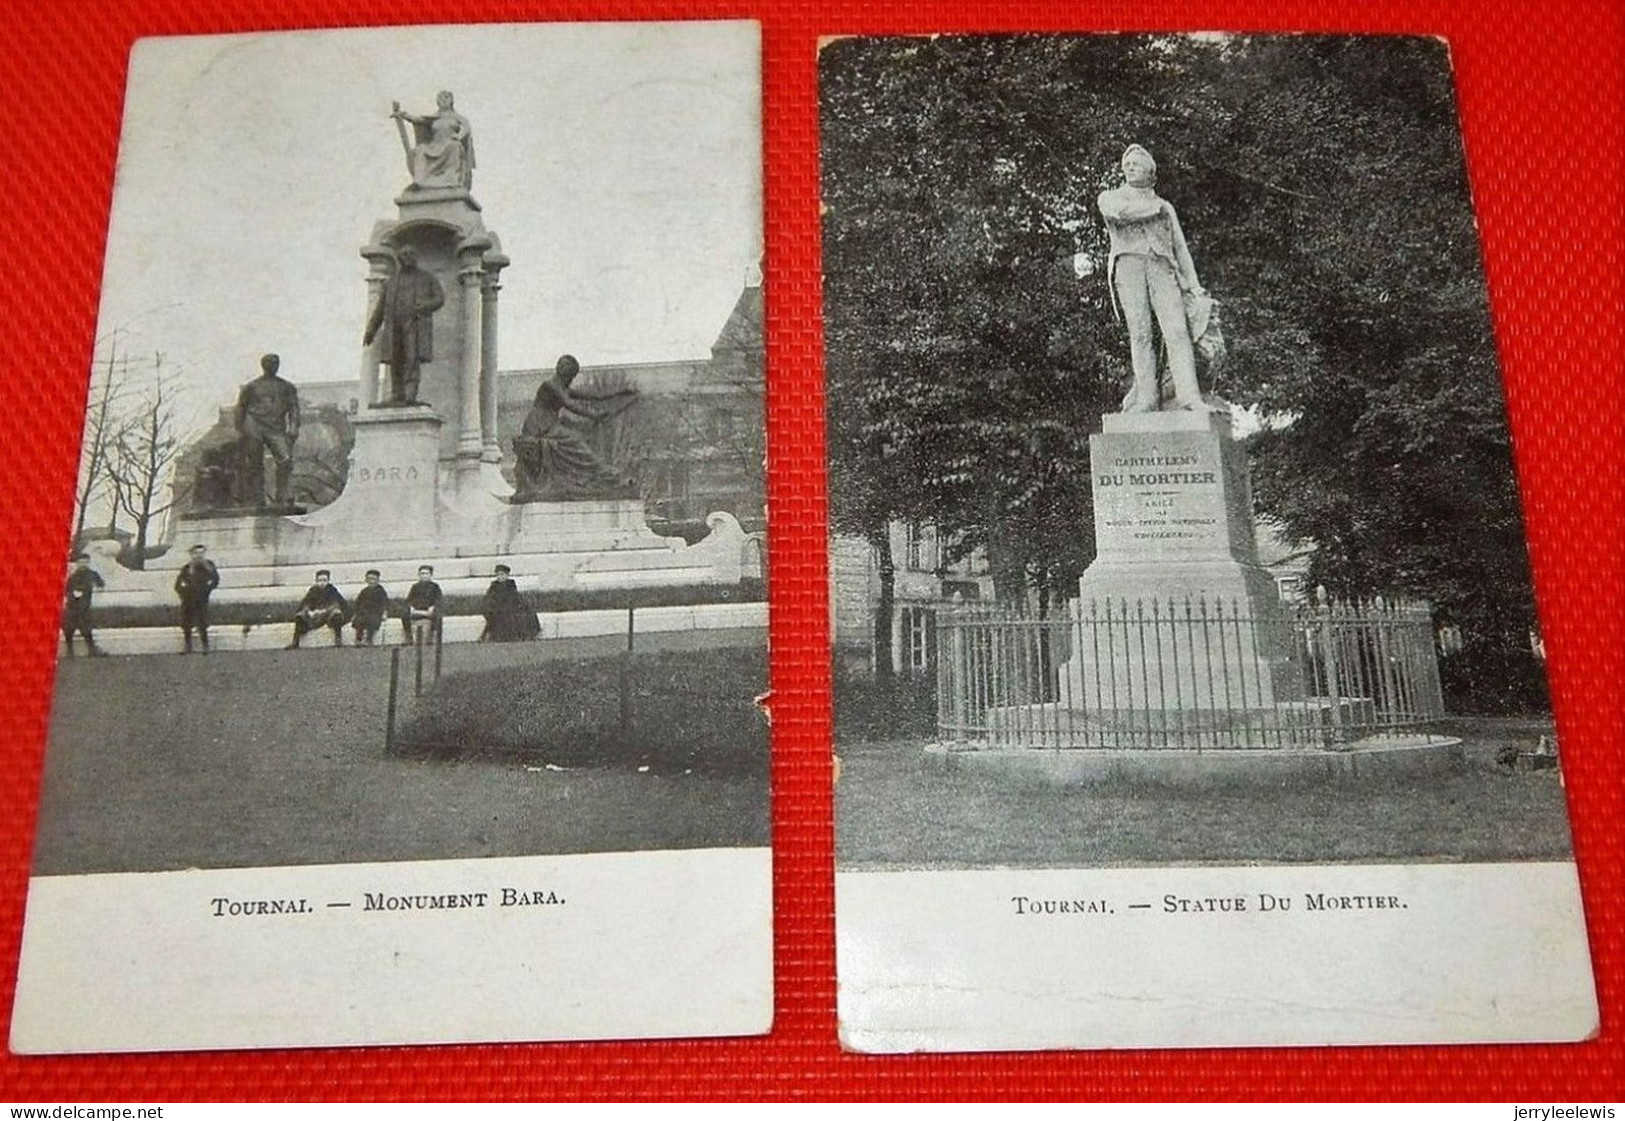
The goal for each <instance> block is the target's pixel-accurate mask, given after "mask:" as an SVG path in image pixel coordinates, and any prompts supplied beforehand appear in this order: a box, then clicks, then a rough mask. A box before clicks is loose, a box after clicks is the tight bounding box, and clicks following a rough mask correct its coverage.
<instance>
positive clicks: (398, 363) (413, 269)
mask: <svg viewBox="0 0 1625 1121" xmlns="http://www.w3.org/2000/svg"><path fill="white" fill-rule="evenodd" d="M396 260H397V261H399V267H398V268H396V270H395V275H394V276H392V277H390V278H389V279H388V280H386V281H384V290H383V292H382V294H381V295H379V297H378V302H377V303H375V304H374V305H373V307H372V314H371V315H369V316H368V317H367V331H366V334H365V335H363V336H362V339H361V345H363V346H371V345H372V340H373V339H374V338H376V337H377V335H378V331H379V329H380V328H382V329H383V330H384V332H385V333H384V353H383V360H384V361H385V362H387V363H389V383H390V400H389V403H390V404H392V405H415V404H417V400H418V379H419V376H420V374H421V368H422V366H423V363H425V362H428V361H431V360H432V359H433V358H434V313H435V312H436V311H437V310H438V309H439V308H440V306H441V305H442V304H444V303H445V302H446V294H445V292H443V291H441V288H440V282H439V281H438V280H436V279H435V278H434V277H433V276H431V275H429V273H428V272H426V271H425V270H423V269H420V268H418V251H417V250H416V249H414V248H412V247H411V246H410V245H406V246H402V247H401V250H400V252H399V253H397V254H396Z"/></svg>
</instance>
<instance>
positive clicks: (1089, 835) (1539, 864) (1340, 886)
mask: <svg viewBox="0 0 1625 1121" xmlns="http://www.w3.org/2000/svg"><path fill="white" fill-rule="evenodd" d="M819 97H820V113H821V129H820V152H821V172H822V176H823V179H822V201H823V254H824V329H825V354H826V363H825V365H826V378H827V390H826V401H827V422H828V449H829V473H830V522H831V525H830V576H831V589H830V594H831V614H832V629H833V635H834V702H835V741H836V743H835V749H836V752H837V754H838V757H839V764H840V765H839V767H838V769H837V773H838V775H839V778H838V782H837V787H836V859H837V874H836V924H837V947H838V973H839V1003H840V1024H841V1034H842V1039H843V1042H844V1043H845V1045H846V1046H848V1047H850V1048H853V1049H856V1050H862V1051H875V1052H896V1051H942V1050H1021V1049H1036V1048H1047V1047H1165V1046H1235V1045H1315V1044H1334V1043H1350V1044H1352V1043H1405V1042H1409V1043H1425V1042H1487V1041H1564V1040H1578V1039H1583V1038H1586V1037H1587V1036H1588V1035H1590V1034H1592V1033H1593V1032H1594V1031H1595V1030H1596V1026H1597V1004H1596V995H1595V989H1594V986H1593V981H1592V976H1591V967H1590V960H1589V956H1588V951H1587V946H1586V941H1585V926H1584V921H1583V915H1582V911H1581V903H1580V895H1579V884H1578V879H1577V877H1576V874H1575V868H1574V864H1573V856H1572V851H1571V847H1570V842H1569V835H1568V823H1567V813H1566V807H1565V803H1564V795H1563V788H1562V781H1561V771H1560V768H1559V759H1560V751H1559V741H1558V737H1557V730H1556V728H1555V726H1554V724H1553V722H1552V718H1551V715H1550V702H1549V699H1548V696H1547V692H1546V684H1545V676H1544V668H1543V665H1542V661H1543V658H1544V651H1543V648H1542V645H1541V641H1540V637H1539V632H1538V626H1537V621H1536V615H1535V605H1534V594H1533V590H1532V585H1531V581H1530V571H1529V562H1528V553H1527V551H1526V548H1525V544H1524V540H1523V524H1522V516H1521V512H1520V507H1519V502H1518V489H1517V484H1516V480H1515V478H1514V475H1513V465H1512V456H1511V446H1510V443H1511V439H1510V434H1509V431H1508V426H1507V421H1506V414H1505V408H1504V403H1503V398H1502V388H1501V381H1500V372H1499V367H1498V363H1497V359H1496V353H1495V346H1494V339H1493V336H1492V332H1491V323H1490V316H1489V308H1488V301H1487V294H1486V289H1485V283H1484V274H1483V268H1482V263H1481V260H1480V251H1479V245H1478V237H1477V230H1476V227H1475V224H1474V218H1473V210H1472V204H1471V200H1470V195H1469V191H1468V179H1467V171H1466V166H1465V161H1464V157H1463V147H1462V136H1461V132H1460V127H1459V125H1458V123H1457V115H1456V111H1455V95H1454V89H1453V84H1452V77H1451V69H1450V61H1449V53H1448V50H1447V47H1446V45H1445V44H1444V43H1443V42H1441V41H1438V40H1432V39H1419V38H1402V37H1349V36H1308V35H1295V36H1263V35H1258V36H1253V35H1227V34H1203V35H1088V36H1059V35H1055V36H1037V35H1016V36H999V37H993V36H940V37H931V38H846V39H838V40H832V41H829V42H827V43H825V44H824V45H823V47H822V50H821V52H820V57H819Z"/></svg>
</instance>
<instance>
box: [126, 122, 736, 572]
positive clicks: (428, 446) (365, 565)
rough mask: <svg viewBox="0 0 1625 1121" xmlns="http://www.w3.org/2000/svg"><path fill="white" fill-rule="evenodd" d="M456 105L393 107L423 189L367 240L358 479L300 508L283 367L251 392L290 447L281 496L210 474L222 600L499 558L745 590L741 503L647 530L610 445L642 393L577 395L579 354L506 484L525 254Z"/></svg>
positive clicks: (191, 519)
mask: <svg viewBox="0 0 1625 1121" xmlns="http://www.w3.org/2000/svg"><path fill="white" fill-rule="evenodd" d="M453 104H454V103H453V99H452V95H451V94H450V93H448V92H442V93H441V94H440V95H439V97H438V98H437V105H438V107H437V109H436V111H435V112H434V113H431V114H427V115H424V116H414V115H413V114H410V113H406V112H404V111H402V110H401V108H400V105H399V103H396V105H395V107H394V109H393V111H392V112H391V113H390V117H391V119H393V120H394V121H395V123H396V125H397V128H398V129H399V133H400V139H401V144H402V148H403V151H404V154H405V157H406V168H407V173H408V176H409V182H408V183H407V184H406V186H405V187H404V188H403V189H402V190H401V192H400V194H399V195H398V196H396V198H395V206H396V214H395V215H394V216H393V217H389V218H385V219H383V220H381V221H379V222H377V223H376V224H375V225H374V226H373V229H372V234H371V236H370V238H369V239H368V241H367V243H366V244H365V245H364V246H363V247H362V249H361V256H362V257H363V258H364V259H365V260H366V261H367V264H368V272H367V278H366V284H367V299H366V304H365V307H366V317H367V318H366V324H365V327H364V329H363V330H362V331H360V332H358V335H359V337H360V338H361V340H362V351H361V361H360V373H359V377H358V390H357V393H356V405H355V411H354V413H353V415H352V416H351V417H350V427H351V429H352V433H353V436H354V447H353V449H352V451H351V454H350V459H349V465H348V474H347V477H346V479H345V482H344V486H343V490H342V491H341V492H340V493H339V495H338V497H337V498H336V499H334V500H333V501H332V502H330V503H328V504H327V505H324V506H321V507H319V508H317V509H314V510H311V511H310V512H309V513H305V512H303V511H299V510H296V509H294V508H291V507H287V506H286V505H285V503H286V500H287V497H288V475H289V474H290V473H291V472H290V467H291V458H290V456H288V455H283V454H281V453H282V452H289V453H291V448H292V445H293V441H294V439H295V438H296V437H297V435H298V427H299V419H298V402H297V395H296V393H294V391H293V387H292V386H291V385H289V383H287V382H285V381H282V380H281V379H280V378H275V369H274V363H273V368H271V369H269V370H268V371H267V376H268V377H270V378H272V379H274V380H273V381H272V382H271V383H268V384H271V385H273V387H274V386H275V385H280V386H283V387H287V388H286V391H282V390H278V391H277V392H276V393H272V392H270V391H268V390H265V389H264V386H262V385H261V383H262V382H265V380H266V379H265V378H262V379H260V381H258V382H254V383H250V387H251V388H252V387H259V388H253V390H252V393H251V391H250V388H245V389H244V391H243V392H244V396H243V398H242V400H241V401H240V402H239V406H238V410H237V417H238V419H237V429H238V431H239V433H240V434H241V436H242V443H245V444H246V443H247V442H249V441H250V439H252V440H253V441H256V442H257V443H256V445H255V446H256V448H257V449H258V452H257V454H258V455H259V456H260V458H263V455H264V453H265V452H267V451H268V452H269V453H270V454H271V455H272V456H273V458H274V459H275V460H276V463H277V480H276V491H277V502H278V503H279V505H278V506H265V505H263V504H261V503H258V502H255V503H245V502H244V501H243V500H242V497H241V495H242V493H244V492H246V491H251V490H252V489H253V487H254V486H255V479H254V478H250V477H249V476H250V475H255V471H254V470H250V468H252V466H253V465H252V464H249V463H248V462H247V460H246V459H242V460H240V461H239V463H238V464H237V465H236V470H235V471H233V470H232V469H231V465H229V464H226V463H223V462H217V459H218V457H213V458H210V460H209V462H207V463H206V464H204V465H202V466H201V467H200V468H199V472H198V477H197V479H196V480H194V484H193V485H194V487H195V488H196V489H197V490H198V492H199V493H200V494H201V496H202V497H201V498H200V500H199V501H198V505H199V507H201V508H202V509H203V511H204V512H201V513H198V514H194V515H190V516H188V517H187V520H186V522H185V528H184V529H183V530H181V534H182V535H183V536H184V540H185V542H186V543H187V544H191V543H203V544H206V545H207V547H208V548H209V551H210V553H211V554H212V555H213V556H214V557H215V558H216V560H217V562H218V564H219V566H220V568H221V570H222V580H221V589H220V595H219V596H218V597H217V599H219V600H220V601H221V602H225V601H227V600H229V599H231V598H232V597H233V596H239V597H242V598H244V599H248V600H258V601H270V600H280V598H282V597H284V596H285V595H286V592H285V590H284V586H285V585H289V584H295V585H297V584H299V583H301V582H302V581H303V580H304V579H305V578H306V576H305V574H306V573H307V572H308V569H309V567H311V566H313V565H320V566H327V567H330V568H331V570H332V574H333V579H334V581H335V582H337V583H341V584H343V583H350V584H355V583H359V582H360V581H361V579H362V577H363V575H364V573H365V572H366V571H368V570H370V569H374V568H376V569H378V570H380V571H381V573H382V574H383V578H384V579H385V580H386V581H400V580H408V581H409V577H410V576H411V574H412V573H414V572H415V571H416V570H417V566H418V565H419V564H423V563H432V564H434V565H435V569H436V573H437V577H440V578H441V583H442V586H443V587H445V588H446V590H447V591H448V592H452V591H477V590H483V589H484V587H485V576H486V574H488V573H489V572H490V571H491V570H492V565H493V564H494V562H495V561H496V560H498V559H500V560H502V561H503V562H504V563H505V564H508V565H510V566H511V567H512V570H513V575H514V577H515V579H516V580H517V581H518V582H519V583H520V585H521V586H522V587H523V588H525V590H527V591H529V590H540V589H564V588H583V587H643V586H671V585H680V584H715V583H728V584H731V583H738V581H739V580H740V578H741V573H742V571H743V567H742V566H743V550H744V547H745V544H746V537H745V534H744V532H743V530H741V529H740V527H739V524H738V522H737V521H736V520H735V519H734V518H733V517H732V516H731V515H729V514H726V513H720V512H714V513H712V514H711V515H710V516H709V518H708V519H707V521H708V524H709V525H710V526H711V534H710V536H708V537H706V538H705V539H703V540H702V541H700V542H697V543H696V544H694V545H686V544H684V542H683V541H682V540H681V539H680V538H674V537H662V536H659V535H657V534H656V533H654V531H653V530H651V529H650V528H649V527H648V525H647V523H646V520H645V517H644V509H643V502H642V500H641V499H640V498H639V497H637V495H636V493H635V491H634V490H633V488H631V487H629V486H628V480H627V479H626V477H625V473H624V472H622V471H619V470H617V468H618V466H619V465H616V464H614V462H613V459H614V457H613V455H611V454H610V453H609V449H607V448H606V447H605V441H604V439H603V436H604V434H605V433H606V432H609V431H611V430H612V429H613V428H614V426H615V423H617V422H615V421H614V418H615V417H616V416H617V415H618V414H620V413H622V412H624V411H625V410H626V408H627V406H629V405H630V404H631V403H632V402H633V401H635V400H636V398H637V391H636V388H635V387H634V386H631V385H626V386H613V385H612V386H597V387H596V388H594V387H588V389H585V390H584V389H582V388H581V387H579V386H578V387H576V388H575V389H572V388H571V383H572V381H573V380H574V377H575V373H576V372H577V369H578V367H577V364H576V363H575V360H574V359H573V358H572V359H569V362H568V363H561V365H560V369H559V371H558V372H557V373H556V374H555V375H554V376H553V377H552V378H550V379H548V381H547V382H546V383H544V385H543V387H542V388H541V390H539V391H538V395H537V404H536V407H535V408H534V409H533V410H532V415H531V418H530V419H529V420H527V422H526V430H525V432H524V434H523V435H522V438H521V439H520V441H519V443H518V446H517V447H516V452H517V453H518V459H519V463H518V464H517V465H516V468H517V469H516V472H515V473H516V476H517V477H518V478H519V480H520V483H521V487H522V493H521V494H519V495H517V496H515V494H514V487H513V486H511V485H510V484H508V483H507V482H506V481H505V480H504V478H503V475H502V461H503V454H502V449H501V447H500V445H499V443H498V434H497V406H498V393H497V388H498V387H497V337H498V326H499V323H498V313H497V307H498V305H497V293H498V291H499V290H500V288H501V284H500V281H501V277H502V272H503V270H504V269H505V268H507V267H508V264H509V261H508V258H507V257H506V256H505V255H504V254H503V252H502V245H501V241H500V239H499V238H498V237H497V235H496V234H495V232H493V231H491V230H489V229H487V228H486V226H485V222H484V217H483V215H482V212H481V208H480V205H479V203H478V202H476V201H475V199H474V196H473V194H472V187H473V172H474V144H473V130H472V129H471V128H470V126H469V123H468V120H467V119H466V118H464V117H463V116H462V115H461V114H459V113H458V112H457V111H456V110H455V108H454V107H453ZM408 126H410V128H411V135H410V136H409V135H408ZM272 358H273V356H267V361H271V360H272ZM386 370H387V377H386V376H385V371H386ZM251 398H252V400H251ZM273 413H274V414H276V415H274V416H273V415H272V414H273ZM279 418H280V419H279ZM258 470H263V468H259V469H258ZM256 478H257V476H256ZM230 492H235V493H233V494H232V498H231V502H230V505H226V506H224V507H223V508H222V506H221V500H222V498H224V497H225V496H226V495H227V494H228V493H230ZM510 499H512V501H510ZM279 515H282V516H279ZM287 515H291V516H287ZM138 585H139V587H140V589H141V594H142V595H145V596H146V597H147V598H149V599H150V598H153V597H155V596H156V597H160V598H161V597H162V596H163V595H164V594H165V590H164V589H163V588H161V587H160V586H159V584H158V583H157V582H156V581H154V580H150V579H148V578H146V577H145V576H140V575H132V576H130V577H129V578H127V579H125V580H124V581H123V582H122V583H121V584H120V586H118V587H115V588H112V589H110V593H117V594H120V595H124V594H131V595H134V594H136V589H137V586H138Z"/></svg>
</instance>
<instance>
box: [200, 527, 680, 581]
mask: <svg viewBox="0 0 1625 1121" xmlns="http://www.w3.org/2000/svg"><path fill="white" fill-rule="evenodd" d="M177 541H178V544H179V545H185V543H186V542H185V540H184V539H180V538H177ZM429 544H431V543H429V542H425V541H424V540H422V539H416V540H405V541H389V540H385V539H380V540H377V541H372V542H364V543H359V544H354V545H332V546H326V547H323V548H322V549H321V556H322V558H323V560H322V563H323V564H324V565H327V566H329V567H332V566H335V565H341V564H355V565H360V566H361V567H362V569H363V570H365V569H367V568H378V569H382V568H383V566H384V565H385V564H390V565H395V566H397V567H402V568H406V567H410V568H411V570H412V571H414V572H415V571H416V568H417V565H418V564H428V563H433V564H434V565H435V567H436V569H438V568H439V567H440V564H441V563H442V562H444V563H448V564H450V563H451V562H453V561H463V562H466V563H467V564H469V565H471V566H475V567H478V566H479V565H481V564H484V565H485V566H486V568H487V570H488V569H489V566H490V564H493V563H495V562H496V561H506V562H507V563H509V564H516V562H518V561H519V560H521V559H523V558H525V557H527V556H535V557H544V556H581V555H585V554H592V553H603V552H614V553H617V554H620V555H624V556H628V557H638V556H644V555H646V556H650V557H664V556H666V555H668V554H670V553H672V552H675V551H677V550H679V549H680V548H681V547H682V544H683V542H682V540H681V539H680V538H675V537H659V536H656V535H654V534H648V535H643V534H639V535H637V536H634V537H627V536H624V535H623V536H619V537H617V536H614V535H611V534H605V533H592V534H559V535H557V536H553V537H549V538H548V539H547V541H546V542H545V545H546V549H547V551H546V552H545V553H537V552H533V551H530V550H534V549H535V548H536V545H537V544H538V543H536V542H532V543H531V544H530V545H529V546H521V547H519V548H517V549H514V550H512V551H508V550H502V549H498V548H493V546H492V543H491V542H490V541H478V542H476V541H455V540H447V541H440V540H436V541H434V542H432V547H433V550H434V553H435V557H436V558H437V559H433V560H431V559H429V558H425V557H424V553H425V551H426V548H425V546H426V545H429ZM268 552H269V550H265V549H260V548H255V547H236V548H233V547H229V546H228V547H223V548H222V547H217V548H214V549H211V550H210V559H212V560H213V561H214V562H215V564H217V565H219V566H220V567H221V568H248V569H252V568H263V567H265V566H266V558H267V554H268Z"/></svg>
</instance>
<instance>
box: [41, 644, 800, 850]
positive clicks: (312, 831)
mask: <svg viewBox="0 0 1625 1121" xmlns="http://www.w3.org/2000/svg"><path fill="white" fill-rule="evenodd" d="M621 641H622V640H620V639H616V638H608V639H566V640H555V641H550V642H539V643H530V644H523V645H515V646H505V645H496V646H478V647H476V646H448V647H446V652H445V658H446V663H445V665H446V672H447V674H453V673H454V672H461V671H462V670H471V671H472V670H479V669H482V668H483V669H490V668H501V667H502V666H504V665H508V666H510V667H514V666H520V667H523V668H524V671H525V672H527V673H530V674H534V675H536V676H539V677H540V676H545V675H546V674H548V673H549V672H566V673H573V672H574V670H573V668H572V667H573V665H574V662H575V660H577V659H582V658H591V659H594V664H597V665H600V666H604V667H608V668H606V669H605V670H604V688H605V689H607V690H610V691H611V695H613V688H614V680H615V678H614V669H613V667H614V665H615V663H614V661H613V660H604V659H606V657H607V656H608V655H610V654H612V653H613V652H614V651H615V650H617V649H619V647H620V645H621ZM638 642H639V649H640V650H642V651H647V652H648V653H650V654H651V655H659V654H661V653H663V652H664V653H668V654H673V655H677V654H682V653H685V652H705V651H709V650H712V649H714V648H716V647H739V648H748V649H753V650H755V651H757V652H760V651H761V650H763V648H764V647H765V645H766V642H765V635H764V634H763V632H762V631H761V630H741V631H715V632H691V633H686V634H673V635H653V636H648V637H644V636H640V637H639V640H638ZM758 656H760V654H758ZM403 661H404V659H403ZM758 664H760V663H758ZM408 680H409V679H408ZM448 680H449V678H448ZM388 681H389V650H388V649H387V648H384V647H379V648H376V649H371V650H356V649H353V648H349V647H346V648H344V649H340V650H334V649H331V648H325V647H322V646H313V647H311V648H308V649H304V650H297V651H274V652H273V651H263V652H259V651H256V652H249V653H235V654H214V655H211V656H209V657H202V656H198V655H194V656H192V657H181V656H179V655H148V656H140V657H127V658H117V657H115V658H100V659H94V660H92V659H87V658H80V659H76V660H74V661H65V662H63V663H62V664H61V665H60V666H59V668H58V671H57V693H56V700H55V705H54V709H53V714H52V723H51V738H50V746H49V748H48V750H47V753H46V760H45V787H44V791H43V793H42V797H41V803H40V818H39V830H38V838H37V840H36V845H35V852H34V871H35V873H36V874H40V875H59V874H72V873H84V872H131V871H162V870H169V869H179V868H190V867H200V868H236V867H253V866H259V865H269V864H326V863H352V862H362V861H397V860H435V859H452V858H464V857H488V856H527V855H538V854H548V853H575V852H620V851H637V850H646V849H684V848H710V847H724V846H741V845H748V846H756V845H765V844H767V843H768V786H767V772H766V767H765V766H763V767H761V768H759V770H756V771H749V772H746V771H739V772H734V773H730V774H727V775H722V776H719V775H717V774H705V773H700V772H699V770H698V769H694V773H691V774H683V773H681V772H678V773H669V772H668V773H658V772H656V771H654V770H650V771H648V772H641V773H640V772H639V771H638V770H636V769H635V768H591V769H580V770H566V771H555V770H549V769H547V768H546V767H544V766H537V765H534V764H532V765H529V766H527V765H526V764H525V763H524V762H522V761H519V760H514V761H505V762H496V761H492V760H489V759H481V760H478V761H466V762H448V761H442V760H436V759H407V758H400V757H391V756H388V755H386V754H385V752H384V723H385V720H384V714H385V699H386V696H387V690H388ZM761 691H762V688H756V689H755V690H754V692H761ZM754 692H753V693H752V695H754ZM745 701H746V703H748V702H749V697H747V698H745ZM764 758H765V750H764Z"/></svg>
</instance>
